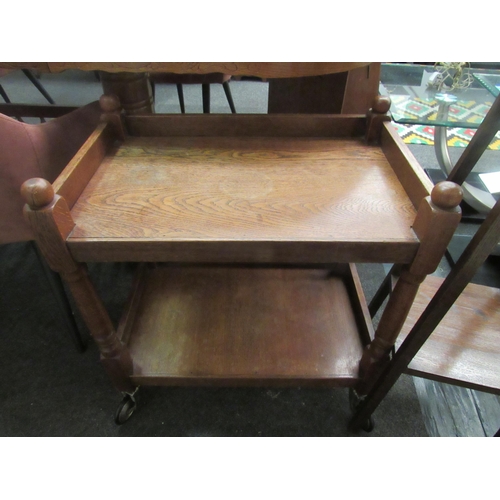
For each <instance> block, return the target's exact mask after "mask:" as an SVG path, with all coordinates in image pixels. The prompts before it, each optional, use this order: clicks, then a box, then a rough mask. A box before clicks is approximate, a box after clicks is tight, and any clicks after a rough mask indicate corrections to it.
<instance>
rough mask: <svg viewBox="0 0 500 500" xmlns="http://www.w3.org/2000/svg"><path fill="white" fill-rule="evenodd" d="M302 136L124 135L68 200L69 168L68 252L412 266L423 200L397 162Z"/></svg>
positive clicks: (338, 140) (63, 189)
mask: <svg viewBox="0 0 500 500" xmlns="http://www.w3.org/2000/svg"><path fill="white" fill-rule="evenodd" d="M155 118H156V119H158V117H155ZM228 118H230V117H228ZM239 118H241V117H239ZM309 120H310V118H309ZM323 120H324V118H323ZM351 121H352V120H351ZM214 123H217V121H214ZM348 123H349V120H347V121H346V124H348ZM303 135H304V134H303V133H302V134H298V136H295V137H294V136H291V137H290V136H289V137H273V136H265V137H255V136H233V137H227V136H223V137H205V136H195V137H177V136H170V137H130V136H129V137H126V138H125V140H124V141H122V142H121V143H119V144H118V145H116V144H115V145H114V146H112V147H110V148H108V149H107V150H106V151H104V152H103V153H102V158H100V161H99V164H98V166H97V167H95V172H93V173H92V175H89V179H88V182H87V183H86V184H85V186H84V187H83V188H82V190H81V193H78V194H77V195H72V194H70V195H69V196H67V192H68V191H71V188H68V187H67V186H66V185H65V183H67V184H71V176H72V175H74V173H73V172H71V168H73V167H72V166H71V165H70V168H69V172H70V173H69V174H68V173H66V174H64V175H63V176H62V177H61V178H60V179H58V181H57V182H56V184H55V188H56V191H57V192H59V194H63V195H64V196H65V197H66V198H67V199H68V203H69V205H70V208H71V215H72V217H73V220H74V222H75V224H76V227H75V228H74V230H73V232H72V234H71V235H70V237H69V238H68V246H69V248H70V250H71V252H72V254H73V255H74V257H75V258H76V259H77V260H87V261H90V260H101V261H102V260H113V261H117V260H145V261H162V260H168V261H185V262H199V261H200V260H201V261H204V260H206V261H207V262H253V261H258V262H284V263H287V262H289V263H292V262H293V263H312V264H318V263H328V262H334V261H336V262H353V261H357V262H366V261H375V262H409V261H411V259H412V258H413V256H414V255H415V253H416V251H417V248H418V244H419V241H418V238H417V237H416V235H415V233H414V232H413V230H412V224H413V222H414V219H415V214H416V209H415V201H414V200H412V199H411V197H410V196H409V195H408V193H407V191H408V188H407V186H405V187H403V185H402V183H401V181H400V178H399V177H400V175H399V174H397V173H395V171H394V169H393V159H392V158H388V157H387V156H386V153H385V152H384V151H383V149H382V148H381V147H380V146H372V145H367V144H366V143H365V141H364V139H363V137H359V136H354V137H306V136H303ZM341 135H345V134H341ZM386 135H389V136H390V134H387V132H386ZM389 140H393V138H392V137H389ZM97 144H98V141H96V142H95V144H94V146H92V147H94V148H97V146H96V145H97ZM87 147H89V148H90V147H91V146H87ZM97 156H98V155H97ZM419 175H420V176H421V174H420V173H418V172H417V176H416V177H415V178H416V179H417V181H418V182H420V181H419V180H418V176H419ZM68 179H69V181H68ZM417 181H415V182H414V184H415V185H416V184H418V182H417ZM411 182H413V181H412V180H411V179H410V180H408V181H407V184H410V183H411ZM418 189H420V191H422V193H423V195H424V196H425V195H426V194H427V191H425V188H422V187H421V186H420V185H419V187H418ZM71 198H74V199H73V200H72V199H71Z"/></svg>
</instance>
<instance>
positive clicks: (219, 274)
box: [128, 267, 362, 386]
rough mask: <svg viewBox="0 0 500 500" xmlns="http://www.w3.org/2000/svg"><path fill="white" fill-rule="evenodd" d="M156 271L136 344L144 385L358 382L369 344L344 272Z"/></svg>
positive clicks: (139, 314) (137, 373)
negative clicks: (341, 274)
mask: <svg viewBox="0 0 500 500" xmlns="http://www.w3.org/2000/svg"><path fill="white" fill-rule="evenodd" d="M148 274H149V276H148V279H147V282H146V284H145V286H144V292H143V295H142V300H141V301H140V304H137V311H136V312H135V315H134V317H135V321H134V324H133V327H132V328H131V335H130V340H129V343H128V348H129V349H130V352H131V354H132V357H133V360H134V372H133V376H132V380H133V381H135V382H136V383H138V384H140V383H144V382H145V381H147V383H150V384H180V385H183V384H189V383H196V384H197V385H200V384H203V383H209V384H224V385H226V384H230V385H240V384H250V385H259V384H261V383H265V384H266V385H269V384H272V383H276V384H280V385H287V384H291V383H315V384H320V385H331V386H335V385H337V386H350V385H352V384H354V383H355V381H356V379H357V370H358V366H357V364H358V361H359V358H360V356H361V352H362V344H361V341H360V339H359V332H358V329H357V326H356V320H355V318H354V314H353V311H352V308H351V303H350V298H349V294H348V292H347V290H346V286H345V284H344V282H343V279H342V278H339V277H335V276H333V277H327V276H328V271H318V270H306V271H300V270H281V269H265V270H255V269H252V270H248V269H221V268H196V267H194V268H193V267H190V268H175V267H159V268H157V269H154V270H151V271H149V273H148ZM290 304H294V307H292V308H291V307H290Z"/></svg>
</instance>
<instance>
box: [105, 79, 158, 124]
mask: <svg viewBox="0 0 500 500" xmlns="http://www.w3.org/2000/svg"><path fill="white" fill-rule="evenodd" d="M100 75H101V83H102V88H103V90H104V93H105V94H112V95H116V96H117V97H118V98H119V100H120V103H121V104H122V106H123V109H124V110H125V113H126V114H127V115H138V114H144V113H147V114H150V113H154V100H153V92H152V88H151V83H150V81H149V78H148V75H147V73H106V72H105V71H101V72H100Z"/></svg>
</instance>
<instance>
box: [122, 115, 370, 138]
mask: <svg viewBox="0 0 500 500" xmlns="http://www.w3.org/2000/svg"><path fill="white" fill-rule="evenodd" d="M365 122H366V118H365V116H362V115H342V116H335V115H306V116H304V115H287V114H284V115H279V114H275V115H263V114H238V115H227V114H226V115H224V114H223V115H215V114H211V115H202V114H198V115H196V114H193V115H182V114H181V115H180V114H174V115H166V114H156V115H142V116H141V115H133V116H132V115H129V116H127V117H126V123H127V129H128V132H129V133H130V134H131V135H133V136H139V137H183V136H212V137H213V136H218V137H223V136H229V137H237V136H253V137H359V136H363V135H364V133H365V130H366V123H365Z"/></svg>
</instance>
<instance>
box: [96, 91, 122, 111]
mask: <svg viewBox="0 0 500 500" xmlns="http://www.w3.org/2000/svg"><path fill="white" fill-rule="evenodd" d="M99 105H100V106H101V110H102V111H103V113H114V112H117V111H120V110H121V108H122V105H121V104H120V99H118V97H117V96H116V95H113V94H104V95H102V96H101V97H100V98H99Z"/></svg>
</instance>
